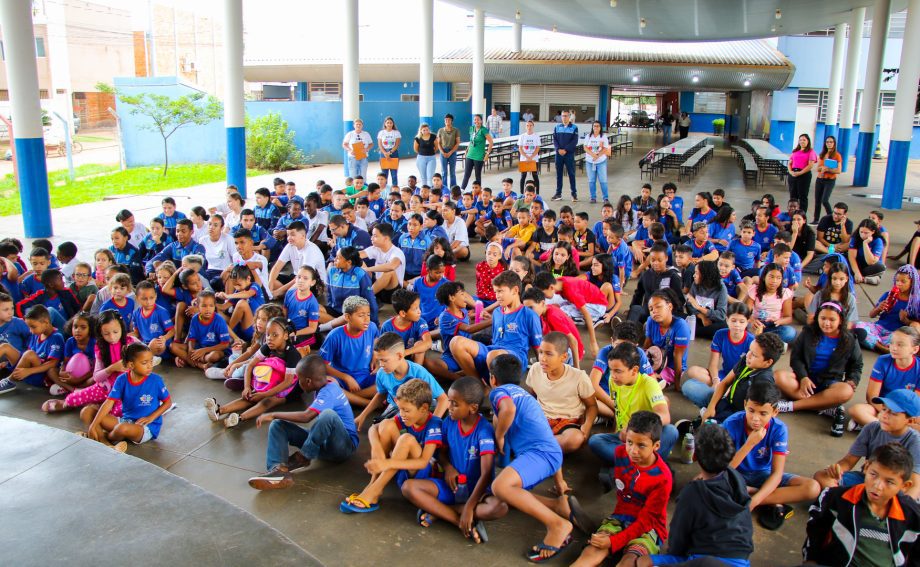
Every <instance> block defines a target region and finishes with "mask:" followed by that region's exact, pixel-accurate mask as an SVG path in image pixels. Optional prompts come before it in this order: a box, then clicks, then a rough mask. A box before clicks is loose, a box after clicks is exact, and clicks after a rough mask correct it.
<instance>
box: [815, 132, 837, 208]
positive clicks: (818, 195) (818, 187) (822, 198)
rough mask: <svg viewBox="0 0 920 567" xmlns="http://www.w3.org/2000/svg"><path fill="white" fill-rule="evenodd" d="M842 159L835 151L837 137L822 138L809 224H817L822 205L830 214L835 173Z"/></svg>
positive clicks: (835, 181)
mask: <svg viewBox="0 0 920 567" xmlns="http://www.w3.org/2000/svg"><path fill="white" fill-rule="evenodd" d="M842 161H843V158H842V157H841V156H840V152H838V151H837V138H835V137H834V136H827V137H826V138H824V147H823V148H822V149H821V155H820V156H818V167H817V169H818V178H817V179H815V211H814V213H813V215H812V217H811V218H812V219H813V220H812V222H811V224H818V218H819V217H820V216H821V207H822V206H823V207H824V211H825V212H826V213H827V214H831V193H832V192H833V191H834V185H836V184H837V175H838V174H839V173H840V166H841V165H842V164H841V162H842ZM835 164H836V165H835ZM829 166H834V167H829Z"/></svg>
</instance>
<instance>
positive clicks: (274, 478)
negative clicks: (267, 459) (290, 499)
mask: <svg viewBox="0 0 920 567" xmlns="http://www.w3.org/2000/svg"><path fill="white" fill-rule="evenodd" d="M292 484H294V477H293V476H291V473H289V472H285V471H283V470H281V469H279V468H278V467H275V468H273V469H272V470H270V471H268V472H267V473H265V474H261V475H259V476H254V477H252V478H250V479H249V486H251V487H253V488H255V489H256V490H274V489H276V488H288V487H290V486H291V485H292Z"/></svg>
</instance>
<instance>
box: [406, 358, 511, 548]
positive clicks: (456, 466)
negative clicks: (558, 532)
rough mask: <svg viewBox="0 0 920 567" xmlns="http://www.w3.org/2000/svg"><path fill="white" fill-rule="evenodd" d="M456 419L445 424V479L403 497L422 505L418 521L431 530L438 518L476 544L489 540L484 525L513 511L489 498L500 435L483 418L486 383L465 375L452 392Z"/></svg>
mask: <svg viewBox="0 0 920 567" xmlns="http://www.w3.org/2000/svg"><path fill="white" fill-rule="evenodd" d="M447 395H448V397H449V398H450V401H451V406H450V407H451V409H450V416H449V417H446V418H444V420H443V421H442V423H441V442H442V445H441V449H440V450H439V451H438V462H439V463H440V464H441V468H442V469H444V478H432V479H410V480H407V481H406V482H404V483H403V485H402V493H403V496H405V497H406V499H407V500H409V502H411V503H412V504H414V505H415V506H418V508H419V514H418V518H417V519H418V522H419V524H420V525H421V526H422V527H428V526H430V525H431V524H432V523H434V521H435V520H436V519H438V518H440V519H442V520H444V521H446V522H450V523H451V524H454V525H456V526H457V527H459V528H460V532H461V533H462V534H463V535H464V536H465V537H467V538H470V539H472V540H473V541H475V542H476V543H483V542H485V541H487V540H488V536H487V534H486V531H485V524H483V521H486V520H495V519H498V518H500V517H502V516H504V515H505V514H507V513H508V507H507V506H506V505H505V504H504V503H502V502H501V501H499V500H498V498H497V497H496V496H494V495H492V494H490V493H489V486H490V485H491V484H492V478H493V475H494V470H495V468H494V463H495V430H494V429H493V428H492V424H491V423H489V422H488V420H486V419H485V418H484V417H483V416H482V414H480V413H479V408H480V406H481V405H482V401H483V397H484V395H485V391H484V389H483V386H482V382H480V381H479V380H477V379H475V378H472V377H470V376H465V377H463V378H460V379H459V380H457V381H456V382H454V383H453V384H452V385H451V387H450V390H449V391H448V393H447Z"/></svg>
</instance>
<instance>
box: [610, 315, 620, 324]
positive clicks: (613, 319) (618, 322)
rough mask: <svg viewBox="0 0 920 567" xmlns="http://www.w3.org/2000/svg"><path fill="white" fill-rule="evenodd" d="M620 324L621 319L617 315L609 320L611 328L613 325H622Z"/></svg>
mask: <svg viewBox="0 0 920 567" xmlns="http://www.w3.org/2000/svg"><path fill="white" fill-rule="evenodd" d="M622 322H623V318H622V317H620V316H619V315H614V316H613V317H611V318H610V325H611V326H613V325H619V324H620V323H622Z"/></svg>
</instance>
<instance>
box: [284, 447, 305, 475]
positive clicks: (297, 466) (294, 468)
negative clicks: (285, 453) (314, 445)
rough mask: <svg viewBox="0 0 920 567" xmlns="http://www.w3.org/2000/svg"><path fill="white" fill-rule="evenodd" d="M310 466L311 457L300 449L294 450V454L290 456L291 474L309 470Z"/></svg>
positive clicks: (289, 470) (289, 468)
mask: <svg viewBox="0 0 920 567" xmlns="http://www.w3.org/2000/svg"><path fill="white" fill-rule="evenodd" d="M309 466H310V459H308V458H306V457H304V456H303V453H301V452H300V451H294V454H293V455H291V456H290V458H288V472H290V473H291V474H294V473H299V472H301V471H305V470H307V467H309Z"/></svg>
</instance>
